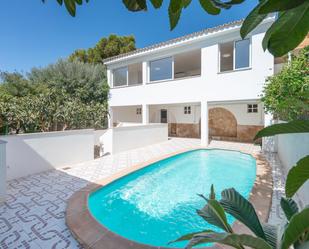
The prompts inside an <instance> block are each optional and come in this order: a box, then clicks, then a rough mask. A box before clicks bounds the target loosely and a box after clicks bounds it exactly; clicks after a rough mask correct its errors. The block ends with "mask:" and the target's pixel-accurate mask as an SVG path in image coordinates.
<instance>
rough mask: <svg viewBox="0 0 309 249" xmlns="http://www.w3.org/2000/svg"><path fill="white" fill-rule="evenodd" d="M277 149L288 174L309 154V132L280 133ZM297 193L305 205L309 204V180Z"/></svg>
mask: <svg viewBox="0 0 309 249" xmlns="http://www.w3.org/2000/svg"><path fill="white" fill-rule="evenodd" d="M277 149H278V156H279V158H280V161H281V164H282V166H283V167H284V171H285V173H286V174H287V173H288V171H289V169H290V168H291V167H293V166H294V165H296V163H297V162H298V161H299V160H300V159H301V158H303V157H305V156H307V155H309V133H299V134H285V135H278V136H277ZM297 193H298V196H299V197H300V199H301V200H302V202H303V203H302V204H303V205H307V204H309V182H307V183H305V185H303V186H302V187H301V189H300V190H299V191H298V192H297Z"/></svg>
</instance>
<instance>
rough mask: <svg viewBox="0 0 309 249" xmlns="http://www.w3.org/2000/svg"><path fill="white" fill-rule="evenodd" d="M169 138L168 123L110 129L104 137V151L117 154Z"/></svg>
mask: <svg viewBox="0 0 309 249" xmlns="http://www.w3.org/2000/svg"><path fill="white" fill-rule="evenodd" d="M167 140H168V126H167V124H148V125H135V126H124V127H116V128H113V129H109V130H108V131H107V132H106V133H105V134H104V135H103V137H102V141H103V146H104V153H111V154H116V153H120V152H123V151H127V150H132V149H135V148H139V147H144V146H147V145H151V144H155V143H160V142H164V141H167Z"/></svg>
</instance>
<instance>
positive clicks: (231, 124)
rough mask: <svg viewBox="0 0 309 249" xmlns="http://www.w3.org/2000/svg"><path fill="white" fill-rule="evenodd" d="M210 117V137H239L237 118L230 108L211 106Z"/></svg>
mask: <svg viewBox="0 0 309 249" xmlns="http://www.w3.org/2000/svg"><path fill="white" fill-rule="evenodd" d="M208 117H209V136H210V137H235V138H236V137H237V120H236V118H235V116H234V115H233V113H231V112H230V111H229V110H227V109H225V108H222V107H215V108H211V109H209V116H208Z"/></svg>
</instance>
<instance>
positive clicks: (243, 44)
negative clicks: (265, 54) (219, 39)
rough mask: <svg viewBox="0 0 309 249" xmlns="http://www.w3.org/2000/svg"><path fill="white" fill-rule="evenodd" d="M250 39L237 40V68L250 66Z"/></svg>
mask: <svg viewBox="0 0 309 249" xmlns="http://www.w3.org/2000/svg"><path fill="white" fill-rule="evenodd" d="M249 48H250V40H249V39H246V40H241V41H236V42H235V69H238V68H245V67H249V57H250V51H249Z"/></svg>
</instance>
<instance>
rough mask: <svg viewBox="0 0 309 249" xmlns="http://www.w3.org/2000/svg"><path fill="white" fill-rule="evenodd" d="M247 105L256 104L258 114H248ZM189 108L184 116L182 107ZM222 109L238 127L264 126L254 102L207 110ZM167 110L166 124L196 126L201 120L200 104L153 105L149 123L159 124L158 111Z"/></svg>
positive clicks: (262, 113)
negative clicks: (189, 111) (231, 114)
mask: <svg viewBox="0 0 309 249" xmlns="http://www.w3.org/2000/svg"><path fill="white" fill-rule="evenodd" d="M247 104H258V113H248V112H247ZM185 106H191V114H184V107H185ZM216 107H222V108H225V109H227V110H229V111H230V112H232V113H233V115H234V116H235V118H236V119H237V124H239V125H264V112H263V105H262V104H261V103H258V102H256V101H251V102H250V101H248V102H247V103H231V104H219V103H217V104H215V103H210V104H209V105H208V110H209V109H212V108H216ZM161 109H166V110H167V119H168V123H182V124H198V123H199V122H200V119H201V106H200V104H192V103H186V104H183V103H181V104H178V105H155V106H150V122H151V123H160V110H161Z"/></svg>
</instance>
